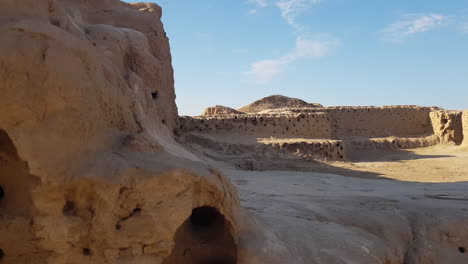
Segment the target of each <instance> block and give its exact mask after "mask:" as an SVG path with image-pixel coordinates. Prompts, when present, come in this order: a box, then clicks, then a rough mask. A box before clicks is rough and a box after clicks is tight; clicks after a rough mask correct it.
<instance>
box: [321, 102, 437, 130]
mask: <svg viewBox="0 0 468 264" xmlns="http://www.w3.org/2000/svg"><path fill="white" fill-rule="evenodd" d="M430 111H431V108H428V107H410V106H408V107H407V106H395V107H340V108H329V109H328V114H329V116H330V119H331V120H332V123H331V126H332V131H333V134H332V136H333V137H334V138H342V137H346V136H362V137H388V136H401V137H408V136H421V135H428V134H431V133H432V132H433V131H432V126H431V119H430V118H429V113H430Z"/></svg>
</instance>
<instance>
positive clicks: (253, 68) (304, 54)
mask: <svg viewBox="0 0 468 264" xmlns="http://www.w3.org/2000/svg"><path fill="white" fill-rule="evenodd" d="M338 44H339V41H338V40H335V39H331V38H329V39H314V38H311V37H305V36H299V37H297V38H296V46H295V48H294V49H293V50H292V51H290V52H288V53H287V54H286V55H284V56H282V57H280V58H277V59H268V60H261V61H257V62H254V63H252V64H251V65H250V70H249V71H248V72H246V74H247V75H249V76H251V77H252V78H253V79H254V81H255V82H256V83H258V84H266V83H268V82H270V81H271V80H272V79H274V78H275V77H276V76H278V75H280V74H281V73H282V72H283V71H284V70H285V68H286V66H287V65H288V64H291V63H293V62H295V61H297V60H299V59H311V58H318V57H323V56H326V55H328V54H329V53H330V52H331V51H332V50H333V49H334V48H336V47H337V46H338Z"/></svg>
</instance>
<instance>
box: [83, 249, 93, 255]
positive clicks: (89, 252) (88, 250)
mask: <svg viewBox="0 0 468 264" xmlns="http://www.w3.org/2000/svg"><path fill="white" fill-rule="evenodd" d="M83 255H85V256H91V255H92V252H91V249H89V248H83Z"/></svg>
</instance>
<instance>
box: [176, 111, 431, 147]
mask: <svg viewBox="0 0 468 264" xmlns="http://www.w3.org/2000/svg"><path fill="white" fill-rule="evenodd" d="M430 112H431V108H428V107H410V106H396V107H333V108H317V109H314V110H305V111H304V112H303V113H300V112H299V110H298V112H297V113H290V114H271V115H251V114H244V115H225V116H212V117H181V119H180V122H181V124H180V125H181V129H182V130H183V131H186V132H187V131H197V132H202V133H241V134H247V135H252V136H256V137H270V136H273V137H278V138H288V137H289V138H326V139H338V138H343V137H346V136H360V137H369V138H371V137H389V136H400V137H416V136H426V135H431V134H433V128H432V123H431V118H430V115H429V113H430Z"/></svg>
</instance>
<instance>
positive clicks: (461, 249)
mask: <svg viewBox="0 0 468 264" xmlns="http://www.w3.org/2000/svg"><path fill="white" fill-rule="evenodd" d="M458 251H459V252H460V253H465V251H466V249H465V247H459V248H458Z"/></svg>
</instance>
